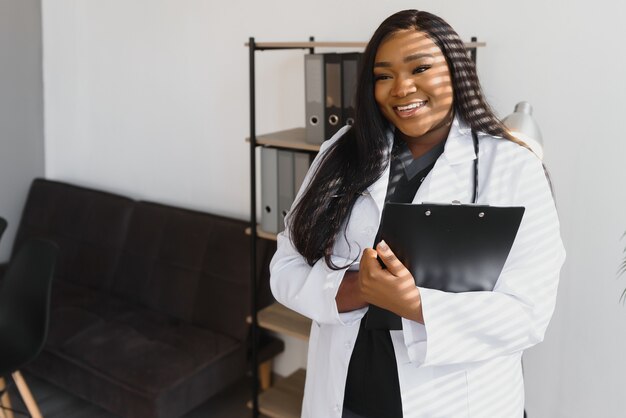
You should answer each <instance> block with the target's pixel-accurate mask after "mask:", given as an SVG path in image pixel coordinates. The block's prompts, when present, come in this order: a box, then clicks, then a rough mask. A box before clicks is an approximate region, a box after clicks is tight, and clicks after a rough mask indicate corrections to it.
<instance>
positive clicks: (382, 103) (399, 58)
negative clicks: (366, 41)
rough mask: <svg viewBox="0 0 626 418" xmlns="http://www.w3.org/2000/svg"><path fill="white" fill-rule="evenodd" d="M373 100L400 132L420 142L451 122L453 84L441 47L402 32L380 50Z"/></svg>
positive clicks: (422, 36) (421, 36)
mask: <svg viewBox="0 0 626 418" xmlns="http://www.w3.org/2000/svg"><path fill="white" fill-rule="evenodd" d="M374 80H375V81H374V83H375V84H374V96H375V98H376V102H377V103H378V107H379V108H380V110H381V112H382V113H383V115H384V116H385V118H386V119H387V120H388V121H389V122H391V123H392V124H393V125H395V127H396V128H397V129H399V130H400V131H401V132H402V133H403V134H404V135H406V136H408V137H411V138H419V137H421V136H423V135H424V134H427V133H429V132H432V131H434V130H436V129H437V128H441V127H442V126H444V125H448V124H449V122H450V121H451V118H452V97H453V91H452V80H451V78H450V71H449V70H448V65H447V64H446V60H445V58H444V56H443V53H442V52H441V50H440V49H439V47H438V46H437V45H436V44H435V43H434V42H433V41H432V40H431V39H430V38H429V37H428V36H426V35H425V34H424V33H422V32H418V31H417V30H413V29H411V30H402V31H399V32H396V33H393V34H392V35H390V36H389V37H388V38H387V39H386V40H384V41H383V42H382V43H381V44H380V46H379V47H378V51H377V52H376V58H375V60H374Z"/></svg>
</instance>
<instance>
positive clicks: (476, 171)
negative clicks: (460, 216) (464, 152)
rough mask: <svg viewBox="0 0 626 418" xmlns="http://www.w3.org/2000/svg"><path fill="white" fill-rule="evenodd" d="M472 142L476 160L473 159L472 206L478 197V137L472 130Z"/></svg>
mask: <svg viewBox="0 0 626 418" xmlns="http://www.w3.org/2000/svg"><path fill="white" fill-rule="evenodd" d="M472 141H474V153H475V154H476V159H474V195H473V196H472V204H476V198H477V197H478V135H476V132H474V130H473V129H472Z"/></svg>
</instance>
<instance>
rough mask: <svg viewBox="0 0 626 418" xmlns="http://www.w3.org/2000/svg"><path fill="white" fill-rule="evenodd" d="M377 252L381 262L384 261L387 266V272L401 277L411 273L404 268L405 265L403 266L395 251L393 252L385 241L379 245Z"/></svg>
mask: <svg viewBox="0 0 626 418" xmlns="http://www.w3.org/2000/svg"><path fill="white" fill-rule="evenodd" d="M376 252H377V254H378V256H379V257H380V258H381V260H383V263H384V264H385V267H387V270H388V271H389V272H390V273H391V274H393V275H394V276H398V277H400V276H404V275H406V274H407V273H409V271H408V270H407V268H406V267H405V266H404V264H402V262H401V261H400V260H398V257H396V255H395V254H394V253H393V251H391V249H390V248H389V246H388V245H387V243H386V242H385V241H381V242H379V243H378V245H377V246H376Z"/></svg>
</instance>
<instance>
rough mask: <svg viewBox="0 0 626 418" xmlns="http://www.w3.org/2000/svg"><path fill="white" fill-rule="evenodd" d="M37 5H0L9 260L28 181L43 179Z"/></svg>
mask: <svg viewBox="0 0 626 418" xmlns="http://www.w3.org/2000/svg"><path fill="white" fill-rule="evenodd" d="M41 42H42V41H41V1H40V0H2V1H0V216H2V217H3V218H4V219H6V220H7V222H8V228H7V230H6V232H5V233H4V235H3V236H2V239H1V240H0V263H3V262H6V261H7V260H8V259H9V255H10V253H11V248H12V245H13V240H14V237H15V233H16V232H17V226H18V224H19V222H20V217H21V215H22V208H23V207H24V202H25V201H26V195H27V193H28V188H29V186H30V183H31V181H32V180H33V178H35V177H40V176H43V175H44V171H45V169H44V140H43V136H44V128H43V80H42V66H41Z"/></svg>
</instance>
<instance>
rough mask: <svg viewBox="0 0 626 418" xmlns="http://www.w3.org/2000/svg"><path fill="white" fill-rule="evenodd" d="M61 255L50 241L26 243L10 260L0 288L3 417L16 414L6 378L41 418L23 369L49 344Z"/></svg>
mask: <svg viewBox="0 0 626 418" xmlns="http://www.w3.org/2000/svg"><path fill="white" fill-rule="evenodd" d="M57 253H58V248H57V246H56V244H54V243H52V242H50V241H47V240H43V239H32V240H29V241H27V242H25V243H24V245H23V246H22V248H20V249H19V251H18V252H17V254H16V256H15V257H14V258H13V259H12V260H11V261H10V263H9V266H8V268H7V271H6V273H5V275H4V279H3V281H2V285H1V286H0V400H1V401H2V403H1V404H0V417H3V416H5V415H8V416H12V415H13V413H12V412H13V411H12V410H11V409H10V408H11V403H10V400H9V399H8V396H7V393H6V388H5V387H4V386H5V385H4V378H7V380H8V377H9V376H11V377H12V378H13V381H14V382H15V385H16V386H17V389H18V391H19V393H20V395H21V397H22V400H23V401H24V404H25V405H26V408H27V409H28V412H29V413H30V415H31V416H32V417H35V418H37V417H41V412H40V411H39V407H38V406H37V403H36V402H35V400H34V398H33V396H32V394H31V392H30V389H29V388H28V385H27V384H26V382H25V381H24V378H23V377H22V374H21V373H20V371H19V369H20V368H22V367H23V366H24V365H25V364H27V363H29V362H30V361H32V360H33V359H35V357H37V355H38V354H39V352H40V351H41V349H42V348H43V346H44V343H45V341H46V335H47V332H48V317H49V312H50V289H51V284H52V276H53V273H54V266H55V263H56V258H57ZM3 389H4V390H3ZM4 410H6V411H7V414H5V413H4Z"/></svg>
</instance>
